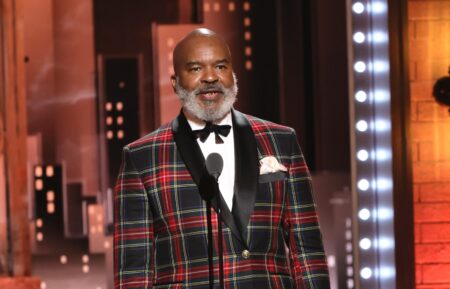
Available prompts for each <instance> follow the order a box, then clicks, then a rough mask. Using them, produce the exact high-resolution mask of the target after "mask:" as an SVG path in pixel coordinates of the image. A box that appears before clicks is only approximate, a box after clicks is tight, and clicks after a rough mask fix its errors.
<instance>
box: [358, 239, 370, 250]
mask: <svg viewBox="0 0 450 289" xmlns="http://www.w3.org/2000/svg"><path fill="white" fill-rule="evenodd" d="M359 247H361V249H363V250H368V249H370V247H372V242H371V241H370V239H369V238H363V239H361V241H359Z"/></svg>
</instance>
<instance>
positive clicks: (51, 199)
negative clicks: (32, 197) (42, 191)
mask: <svg viewBox="0 0 450 289" xmlns="http://www.w3.org/2000/svg"><path fill="white" fill-rule="evenodd" d="M54 201H55V192H54V191H48V192H47V202H54Z"/></svg>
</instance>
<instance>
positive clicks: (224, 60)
mask: <svg viewBox="0 0 450 289" xmlns="http://www.w3.org/2000/svg"><path fill="white" fill-rule="evenodd" d="M229 62H230V61H229V60H228V59H226V58H224V59H221V60H217V61H215V62H214V64H218V63H229ZM193 65H202V63H201V62H200V61H189V62H187V63H186V66H193Z"/></svg>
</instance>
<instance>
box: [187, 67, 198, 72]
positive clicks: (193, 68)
mask: <svg viewBox="0 0 450 289" xmlns="http://www.w3.org/2000/svg"><path fill="white" fill-rule="evenodd" d="M200 70H201V67H200V66H192V67H190V68H189V71H191V72H198V71H200Z"/></svg>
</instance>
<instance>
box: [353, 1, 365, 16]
mask: <svg viewBox="0 0 450 289" xmlns="http://www.w3.org/2000/svg"><path fill="white" fill-rule="evenodd" d="M353 12H355V13H356V14H361V13H363V12H364V4H362V3H361V2H356V3H355V4H353Z"/></svg>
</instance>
